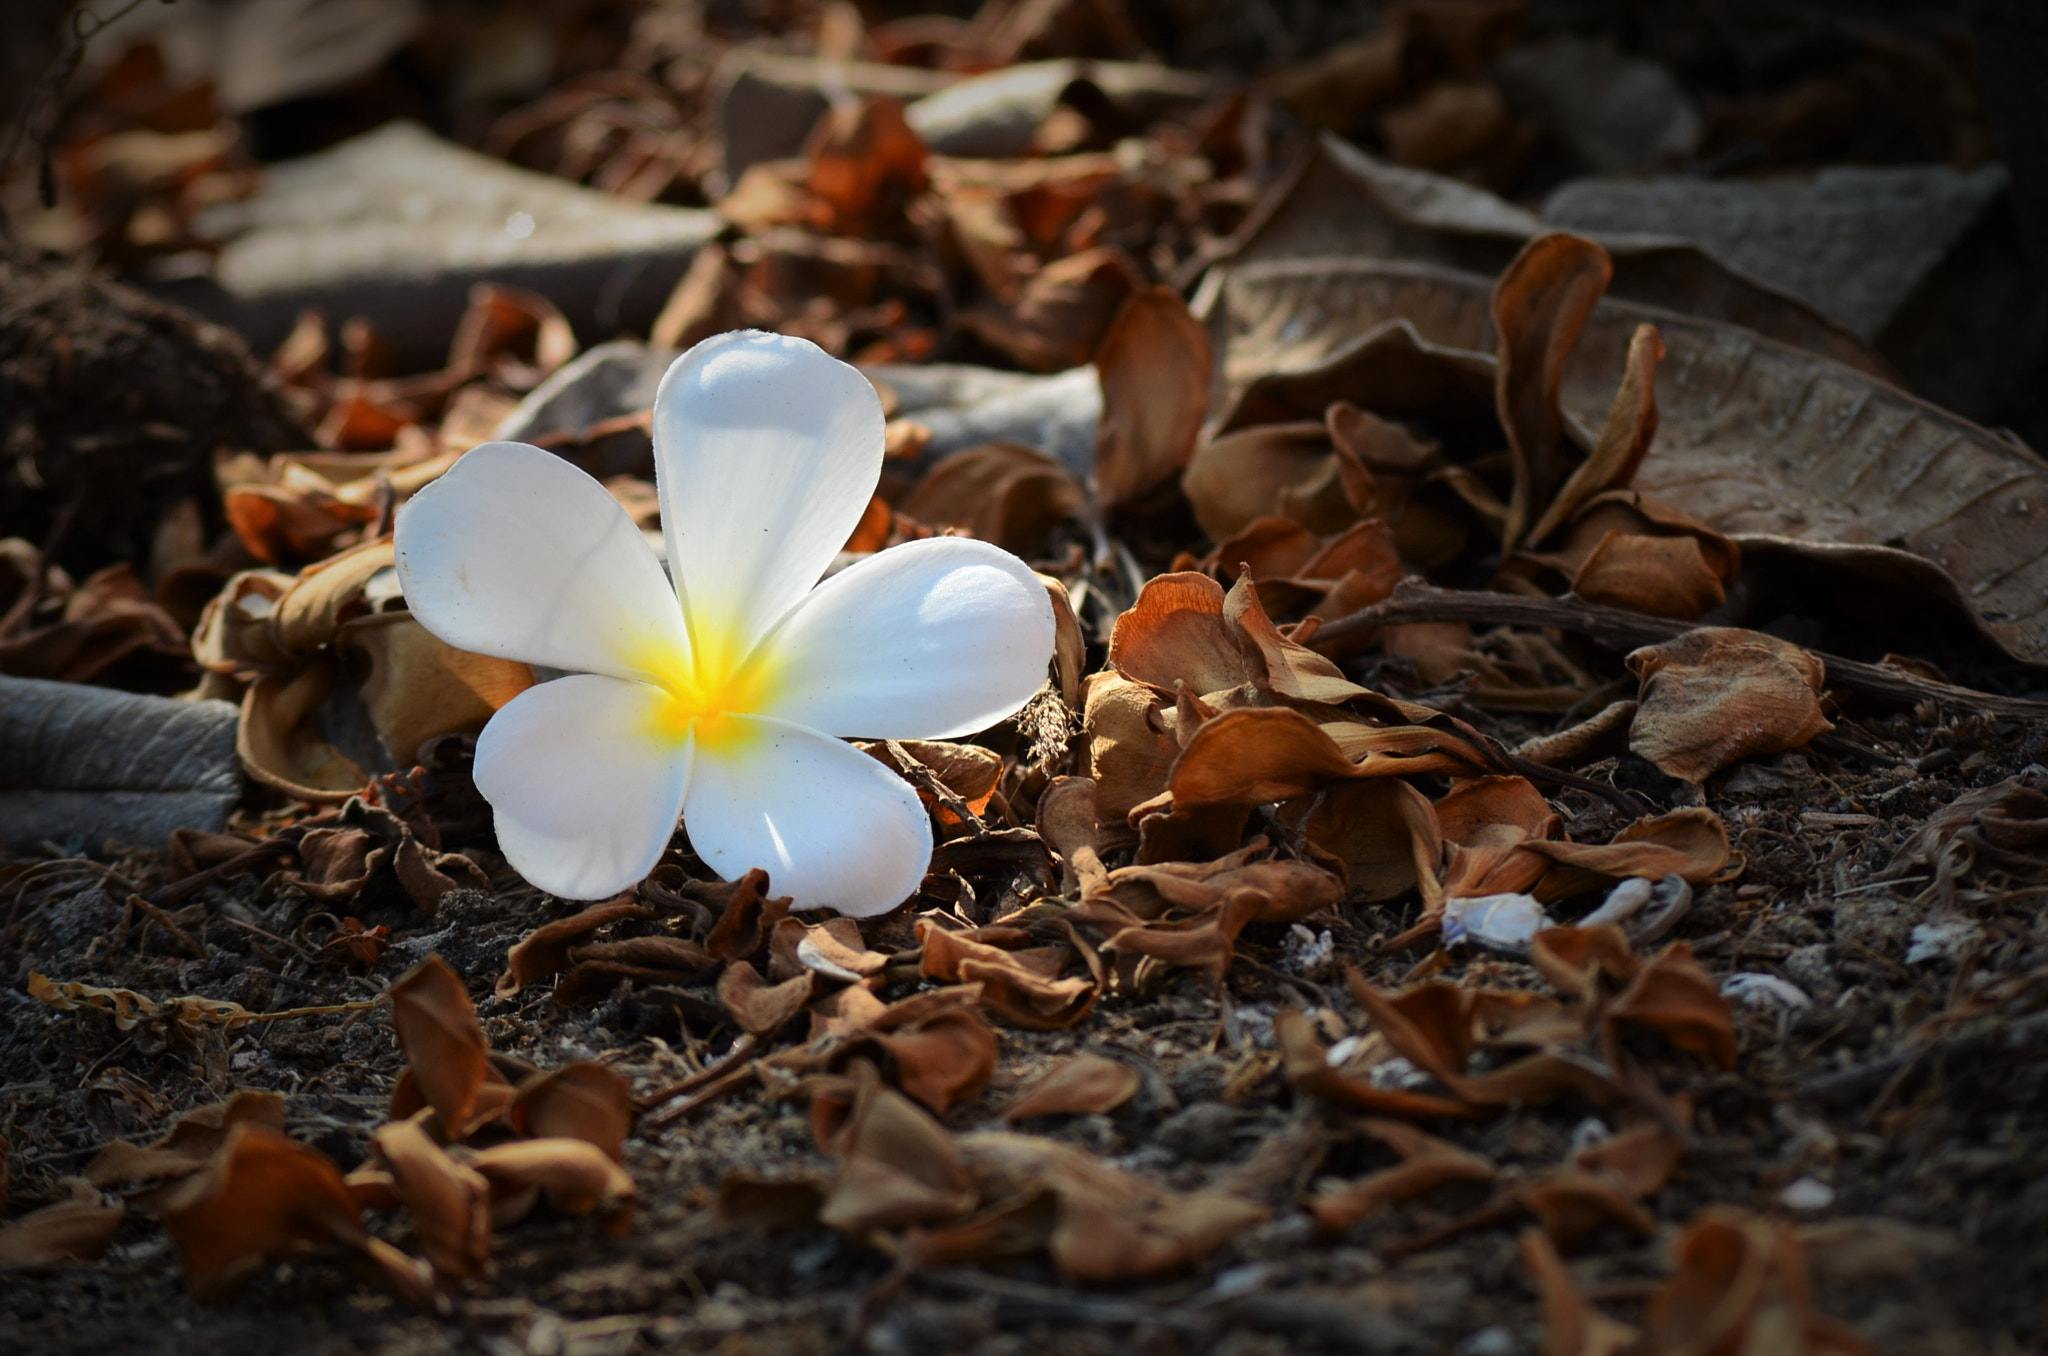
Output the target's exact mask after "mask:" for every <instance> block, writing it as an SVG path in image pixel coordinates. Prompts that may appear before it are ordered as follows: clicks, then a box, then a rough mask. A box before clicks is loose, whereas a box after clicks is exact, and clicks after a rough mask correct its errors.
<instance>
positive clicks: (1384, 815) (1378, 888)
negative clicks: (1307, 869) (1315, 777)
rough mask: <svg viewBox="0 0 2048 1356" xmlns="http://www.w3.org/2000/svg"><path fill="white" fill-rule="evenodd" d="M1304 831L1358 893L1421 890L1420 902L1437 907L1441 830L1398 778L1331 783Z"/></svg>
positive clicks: (1382, 895)
mask: <svg viewBox="0 0 2048 1356" xmlns="http://www.w3.org/2000/svg"><path fill="white" fill-rule="evenodd" d="M1302 831H1303V832H1304V833H1305V834H1307V835H1308V839H1309V841H1310V842H1312V843H1314V844H1315V845H1316V846H1317V847H1319V848H1321V849H1322V850H1323V851H1325V852H1327V853H1329V854H1330V855H1331V856H1333V857H1336V858H1337V859H1338V860H1340V861H1342V862H1343V863H1344V869H1345V871H1346V873H1347V875H1348V877H1349V880H1348V884H1349V887H1350V890H1351V892H1353V893H1354V894H1356V895H1357V896H1358V897H1359V898H1361V899H1363V900H1365V901H1368V902H1372V903H1380V902H1384V901H1386V900H1390V899H1399V898H1400V897H1401V896H1402V895H1405V894H1407V893H1408V892H1409V891H1410V890H1416V889H1419V890H1421V891H1422V893H1423V902H1424V903H1425V904H1426V905H1429V906H1430V907H1432V908H1433V907H1434V906H1435V904H1436V902H1437V901H1436V900H1435V898H1433V896H1434V895H1435V894H1436V891H1437V871H1438V869H1439V868H1440V867H1441V866H1442V865H1443V856H1444V842H1443V835H1442V833H1441V831H1440V830H1439V828H1438V824H1437V817H1436V813H1435V811H1434V810H1433V809H1432V807H1431V806H1430V803H1429V800H1428V798H1427V797H1425V796H1424V795H1423V794H1422V793H1421V792H1420V791H1417V790H1416V789H1415V788H1414V787H1413V786H1411V785H1409V784H1408V783H1407V782H1405V781H1402V780H1401V779H1400V778H1398V777H1376V778H1373V779H1372V780H1370V781H1363V782H1351V783H1348V784H1345V785H1339V786H1333V787H1330V788H1329V789H1328V790H1326V791H1324V792H1323V793H1322V795H1321V796H1320V797H1318V798H1317V800H1316V804H1315V808H1314V809H1313V810H1311V811H1310V812H1309V817H1308V821H1307V823H1306V824H1305V825H1304V826H1303V830H1302Z"/></svg>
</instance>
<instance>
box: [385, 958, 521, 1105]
mask: <svg viewBox="0 0 2048 1356" xmlns="http://www.w3.org/2000/svg"><path fill="white" fill-rule="evenodd" d="M389 994H390V998H391V1026H392V1030H393V1031H395V1032H396V1033H397V1035H398V1048H399V1049H400V1050H401V1051H403V1052H404V1054H405V1063H406V1072H407V1073H408V1074H410V1075H411V1088H412V1095H413V1096H416V1097H417V1098H419V1099H420V1100H422V1101H424V1103H425V1104H426V1105H427V1106H430V1107H432V1108H433V1110H434V1114H435V1116H436V1118H437V1119H438V1121H439V1126H440V1130H441V1132H442V1134H443V1135H445V1136H446V1137H448V1138H449V1139H461V1138H462V1137H463V1136H465V1135H467V1134H468V1133H469V1131H470V1130H471V1129H472V1128H473V1127H475V1126H476V1125H478V1124H480V1123H481V1122H482V1121H485V1120H489V1119H491V1118H492V1117H494V1116H496V1115H497V1114H498V1113H499V1112H500V1111H501V1110H503V1109H504V1097H503V1095H502V1094H503V1093H505V1092H509V1089H505V1088H503V1087H502V1085H499V1086H498V1087H497V1088H495V1089H494V1090H493V1094H492V1095H491V1096H488V1097H487V1096H485V1095H484V1087H485V1080H486V1077H487V1076H488V1075H489V1074H490V1073H491V1067H490V1054H491V1048H490V1044H489V1043H488V1042H487V1041H485V1039H484V1029H483V1025H482V1024H481V1023H480V1022H478V1021H477V1017H476V1007H475V1005H473V1004H472V1003H471V1002H470V1001H469V991H468V990H467V989H465V988H463V986H462V980H461V979H460V978H459V977H458V976H457V975H456V973H455V971H454V970H453V969H452V968H450V967H449V964H448V962H447V961H444V960H442V959H441V958H440V957H439V956H429V957H427V959H426V960H424V961H422V962H420V964H418V965H416V966H414V967H413V968H412V969H410V970H408V971H406V972H405V973H404V974H403V975H401V976H399V978H398V979H396V980H394V981H393V982H392V985H391V988H390V990H389ZM406 1087H407V1085H406V1083H405V1082H404V1081H401V1082H400V1084H399V1087H398V1089H396V1090H394V1091H393V1093H392V1102H393V1106H392V1115H393V1117H394V1118H396V1119H403V1118H404V1117H405V1116H407V1115H410V1114H411V1113H410V1112H409V1111H405V1110H403V1109H402V1108H401V1107H400V1106H399V1105H398V1103H399V1100H400V1094H401V1093H404V1092H405V1091H406Z"/></svg>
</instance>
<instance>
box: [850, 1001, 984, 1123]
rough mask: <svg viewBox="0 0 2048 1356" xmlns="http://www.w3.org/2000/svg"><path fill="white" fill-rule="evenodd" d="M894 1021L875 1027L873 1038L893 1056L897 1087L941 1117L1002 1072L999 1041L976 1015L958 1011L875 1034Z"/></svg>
mask: <svg viewBox="0 0 2048 1356" xmlns="http://www.w3.org/2000/svg"><path fill="white" fill-rule="evenodd" d="M921 996H922V995H920V997H921ZM907 1001H914V1000H907ZM898 1006H900V1005H898ZM889 1022H890V1014H889V1013H887V1012H885V1013H883V1014H882V1015H881V1016H880V1017H879V1018H878V1019H877V1020H876V1021H875V1022H874V1023H873V1024H872V1027H871V1030H874V1034H873V1037H872V1039H873V1040H874V1042H875V1043H876V1044H877V1045H879V1046H881V1047H882V1049H883V1050H885V1051H887V1052H888V1055H889V1061H890V1064H891V1065H892V1072H893V1073H894V1075H895V1079H894V1081H895V1083H896V1085H897V1086H898V1087H900V1088H902V1089H903V1091H904V1092H906V1093H908V1094H909V1095H910V1096H912V1097H914V1098H916V1099H917V1100H918V1101H920V1102H922V1103H924V1104H925V1105H926V1106H928V1107H930V1108H931V1109H932V1110H933V1111H934V1112H936V1113H937V1114H939V1115H944V1114H945V1112H946V1108H948V1107H950V1106H952V1105H953V1104H954V1103H955V1102H959V1101H963V1100H965V1099H966V1098H969V1097H972V1096H974V1095H975V1094H976V1093H978V1092H980V1091H981V1090H982V1089H983V1088H985V1087H987V1086H988V1080H989V1078H990V1077H991V1076H992V1075H993V1074H994V1073H995V1071H996V1037H995V1033H994V1032H993V1031H991V1030H989V1028H988V1024H987V1023H986V1022H984V1021H982V1020H981V1018H980V1017H979V1016H977V1015H976V1014H975V1013H973V1012H972V1011H970V1010H968V1009H966V1008H957V1007H956V1008H952V1009H950V1010H944V1011H940V1012H937V1013H934V1014H932V1015H931V1016H929V1017H925V1018H923V1019H922V1020H919V1021H916V1022H914V1023H909V1024H906V1025H904V1026H901V1027H897V1028H895V1029H893V1030H890V1029H880V1030H875V1028H885V1027H887V1026H888V1024H889Z"/></svg>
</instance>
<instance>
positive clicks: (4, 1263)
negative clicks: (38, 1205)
mask: <svg viewBox="0 0 2048 1356" xmlns="http://www.w3.org/2000/svg"><path fill="white" fill-rule="evenodd" d="M63 1185H65V1186H66V1187H67V1188H68V1189H69V1191H70V1193H71V1199H70V1200H66V1201H58V1202H56V1203H55V1204H52V1205H46V1206H44V1207H43V1208H42V1209H40V1210H31V1211H29V1212H28V1213H27V1214H26V1215H23V1216H22V1217H21V1218H20V1219H15V1220H9V1221H8V1222H7V1223H5V1224H0V1271H4V1270H6V1269H8V1268H10V1267H44V1266H53V1265H57V1264H60V1263H64V1262H90V1261H94V1260H96V1259H97V1258H98V1257H99V1255H100V1254H101V1253H102V1252H104V1251H105V1250H106V1246H107V1244H108V1242H109V1241H110V1240H111V1239H112V1238H113V1236H114V1230H116V1229H118V1228H119V1227H121V1221H122V1219H123V1218H124V1217H125V1216H126V1215H127V1213H128V1207H127V1206H125V1205H123V1204H122V1203H121V1202H119V1201H115V1202H113V1203H112V1204H109V1203H108V1202H107V1201H106V1199H105V1198H104V1197H102V1196H101V1195H100V1192H99V1188H98V1187H96V1186H94V1185H93V1184H92V1183H90V1182H88V1181H86V1180H85V1179H84V1178H82V1177H67V1178H65V1179H64V1181H63Z"/></svg>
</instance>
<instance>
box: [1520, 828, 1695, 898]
mask: <svg viewBox="0 0 2048 1356" xmlns="http://www.w3.org/2000/svg"><path fill="white" fill-rule="evenodd" d="M1520 851H1522V852H1525V853H1529V854H1532V855H1534V856H1538V857H1542V858H1544V859H1546V860H1547V861H1549V862H1551V863H1552V864H1553V865H1552V867H1551V869H1550V871H1549V872H1548V874H1546V875H1545V876H1544V877H1543V878H1542V880H1540V881H1538V882H1537V884H1536V885H1535V886H1534V887H1532V893H1534V894H1535V896H1536V897H1537V898H1538V899H1540V900H1542V901H1543V902H1545V903H1548V902H1550V901H1551V900H1554V899H1565V898H1569V897H1570V896H1572V895H1576V894H1582V893H1584V892H1585V891H1587V890H1592V889H1596V888H1598V887H1600V886H1603V885H1606V884H1608V883H1610V882H1612V881H1615V880H1619V879H1621V878H1622V877H1625V876H1640V877H1642V878H1643V879H1644V880H1662V879H1663V878H1664V877H1666V876H1672V875H1677V876H1683V877H1685V879H1686V880H1688V881H1690V882H1692V883H1693V884H1695V885H1698V884H1702V883H1704V882H1707V881H1714V880H1722V879H1725V878H1726V875H1727V874H1732V872H1730V871H1729V870H1728V864H1729V860H1730V859H1731V858H1733V857H1734V856H1735V853H1734V850H1733V849H1732V848H1731V847H1730V846H1729V845H1728V826H1727V825H1725V824H1723V823H1722V822H1721V817H1720V816H1719V815H1717V814H1715V813H1714V812H1713V811H1712V810H1709V809H1706V808H1704V807H1694V808H1689V809H1684V810H1672V811H1670V812H1669V813H1667V814H1661V815H1651V816H1649V817H1648V818H1644V819H1639V820H1637V821H1636V822H1635V823H1633V824H1630V825H1628V826H1626V827H1625V828H1623V829H1622V830H1621V831H1620V832H1618V833H1616V834H1615V835H1614V839H1613V841H1612V842H1609V843H1605V844H1601V843H1565V842H1552V841H1542V842H1539V841H1536V840H1533V839H1532V840H1530V841H1528V842H1525V843H1523V844H1521V846H1520Z"/></svg>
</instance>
